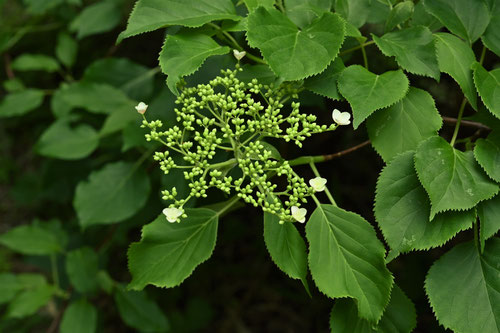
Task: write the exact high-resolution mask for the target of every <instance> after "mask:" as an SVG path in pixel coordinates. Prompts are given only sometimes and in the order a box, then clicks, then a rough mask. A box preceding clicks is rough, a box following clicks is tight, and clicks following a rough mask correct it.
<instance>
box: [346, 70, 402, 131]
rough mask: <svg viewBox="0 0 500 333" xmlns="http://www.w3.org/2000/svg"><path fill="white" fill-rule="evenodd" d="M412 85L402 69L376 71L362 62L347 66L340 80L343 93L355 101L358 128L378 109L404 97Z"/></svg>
mask: <svg viewBox="0 0 500 333" xmlns="http://www.w3.org/2000/svg"><path fill="white" fill-rule="evenodd" d="M408 87H409V82H408V78H407V77H406V75H405V74H404V73H403V71H401V70H398V71H388V72H385V73H384V74H381V75H376V74H373V73H371V72H369V71H368V70H367V69H366V68H364V67H362V66H359V65H352V66H349V67H347V68H346V69H345V70H344V71H343V72H342V74H341V75H340V78H339V80H338V88H339V90H340V93H341V94H342V95H343V96H344V97H345V98H346V99H347V101H348V102H349V104H351V108H352V114H353V123H354V124H353V125H354V129H356V128H358V126H359V125H360V124H361V123H362V122H363V121H364V120H365V119H366V118H368V116H370V115H371V114H372V113H373V112H374V111H376V110H378V109H382V108H385V107H388V106H391V105H392V104H394V103H396V102H398V101H399V100H401V99H402V98H403V97H404V96H405V95H406V93H407V91H408Z"/></svg>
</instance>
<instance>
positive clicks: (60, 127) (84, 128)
mask: <svg viewBox="0 0 500 333" xmlns="http://www.w3.org/2000/svg"><path fill="white" fill-rule="evenodd" d="M98 145H99V135H98V134H97V132H96V130H94V129H93V128H92V127H91V126H89V125H86V124H80V125H77V126H75V127H72V126H71V119H70V118H62V119H60V120H57V121H55V122H54V123H53V124H52V125H50V126H49V127H48V128H47V129H46V130H45V131H44V132H43V133H42V135H41V136H40V138H39V139H38V142H37V144H36V150H37V152H38V153H39V154H40V155H43V156H47V157H54V158H60V159H63V160H76V159H80V158H84V157H87V156H89V155H90V154H91V153H92V152H93V151H94V150H95V149H96V148H97V146H98Z"/></svg>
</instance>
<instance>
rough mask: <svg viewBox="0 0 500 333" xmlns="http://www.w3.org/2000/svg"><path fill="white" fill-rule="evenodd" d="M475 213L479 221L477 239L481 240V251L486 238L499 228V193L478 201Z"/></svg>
mask: <svg viewBox="0 0 500 333" xmlns="http://www.w3.org/2000/svg"><path fill="white" fill-rule="evenodd" d="M477 215H478V216H479V221H480V222H481V227H480V228H479V240H480V242H481V252H482V251H484V244H485V242H486V240H487V239H488V238H490V237H492V236H493V235H494V234H496V232H497V231H498V230H500V195H496V196H495V197H494V198H493V199H490V200H486V201H483V202H480V203H479V205H478V206H477Z"/></svg>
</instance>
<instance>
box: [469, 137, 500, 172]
mask: <svg viewBox="0 0 500 333" xmlns="http://www.w3.org/2000/svg"><path fill="white" fill-rule="evenodd" d="M474 156H475V157H476V161H478V162H479V165H481V167H482V168H483V169H484V171H486V173H487V174H488V176H490V178H491V179H493V180H495V181H496V182H500V133H498V132H495V131H494V132H491V133H490V135H488V137H487V138H486V139H478V140H477V141H476V147H475V148H474Z"/></svg>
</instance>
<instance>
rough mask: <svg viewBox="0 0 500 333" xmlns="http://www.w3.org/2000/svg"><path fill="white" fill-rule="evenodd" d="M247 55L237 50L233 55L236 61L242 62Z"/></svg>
mask: <svg viewBox="0 0 500 333" xmlns="http://www.w3.org/2000/svg"><path fill="white" fill-rule="evenodd" d="M246 54H247V53H246V52H245V51H238V50H236V49H234V50H233V55H234V57H235V58H236V60H238V61H240V60H241V59H243V57H244V56H245V55H246Z"/></svg>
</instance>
